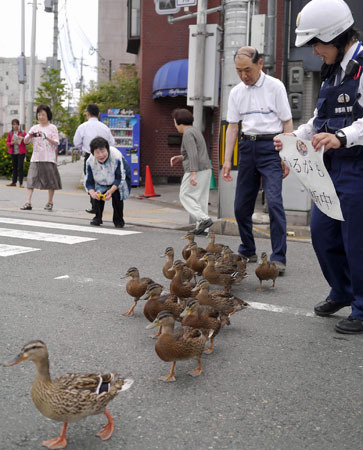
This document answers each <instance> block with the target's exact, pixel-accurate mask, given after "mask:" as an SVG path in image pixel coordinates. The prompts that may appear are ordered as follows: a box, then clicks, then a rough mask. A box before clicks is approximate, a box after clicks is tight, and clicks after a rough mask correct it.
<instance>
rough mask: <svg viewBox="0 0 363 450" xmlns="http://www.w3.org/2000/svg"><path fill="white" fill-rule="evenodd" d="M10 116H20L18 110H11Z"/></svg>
mask: <svg viewBox="0 0 363 450" xmlns="http://www.w3.org/2000/svg"><path fill="white" fill-rule="evenodd" d="M10 114H11V115H12V116H16V115H17V114H18V110H17V109H11V110H10Z"/></svg>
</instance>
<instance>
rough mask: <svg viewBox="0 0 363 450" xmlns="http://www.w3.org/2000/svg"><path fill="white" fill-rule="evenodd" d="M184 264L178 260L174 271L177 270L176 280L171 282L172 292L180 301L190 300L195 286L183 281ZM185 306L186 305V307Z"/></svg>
mask: <svg viewBox="0 0 363 450" xmlns="http://www.w3.org/2000/svg"><path fill="white" fill-rule="evenodd" d="M183 267H184V263H183V261H181V260H180V259H177V260H176V261H175V262H174V264H173V269H174V270H175V275H174V278H173V279H172V280H171V282H170V292H171V293H172V294H174V295H176V296H177V297H179V299H185V298H189V297H191V295H192V289H193V287H194V285H192V284H191V283H189V282H187V281H184V282H183V279H182V272H183ZM184 306H185V305H184Z"/></svg>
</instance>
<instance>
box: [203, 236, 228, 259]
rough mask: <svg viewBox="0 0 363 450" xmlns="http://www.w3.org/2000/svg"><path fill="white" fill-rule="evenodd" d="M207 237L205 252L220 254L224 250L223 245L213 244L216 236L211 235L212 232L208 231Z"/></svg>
mask: <svg viewBox="0 0 363 450" xmlns="http://www.w3.org/2000/svg"><path fill="white" fill-rule="evenodd" d="M208 237H209V239H210V241H209V243H208V245H207V246H206V248H205V249H206V250H207V252H212V253H215V254H218V253H221V252H222V250H223V248H224V245H223V244H215V239H216V234H215V233H213V232H212V231H210V232H209V233H208Z"/></svg>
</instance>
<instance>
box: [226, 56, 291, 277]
mask: <svg viewBox="0 0 363 450" xmlns="http://www.w3.org/2000/svg"><path fill="white" fill-rule="evenodd" d="M234 62H235V66H236V70H237V74H238V76H239V77H240V79H241V83H239V84H237V85H236V86H235V87H234V88H233V89H232V90H231V92H230V94H229V100H228V112H227V121H228V122H229V125H228V128H227V134H226V153H225V161H224V165H223V168H222V177H223V179H224V180H225V181H232V177H231V168H232V163H231V160H232V155H233V150H234V146H235V143H236V140H237V138H238V123H239V122H240V121H242V129H243V133H242V136H241V137H242V139H241V140H240V142H239V146H238V149H239V161H238V175H237V185H236V196H235V201H234V211H235V216H236V220H237V224H238V229H239V233H240V236H241V241H242V242H241V244H240V246H239V249H238V253H240V254H241V255H242V256H245V257H247V258H249V261H250V262H256V261H257V255H256V245H255V240H254V237H253V233H252V215H253V211H254V208H255V203H256V198H257V194H258V191H259V188H260V184H261V177H262V180H263V186H264V191H265V194H266V198H267V205H268V213H269V216H270V231H271V245H272V254H271V257H270V259H271V261H273V262H274V263H275V264H276V266H277V267H278V269H279V272H280V274H283V273H284V271H285V267H286V217H285V211H284V207H283V204H282V179H283V178H284V177H285V176H287V175H288V173H289V169H288V168H287V167H286V166H285V165H284V164H283V163H282V161H281V159H280V156H279V154H278V153H277V152H276V151H275V149H274V144H273V140H272V139H273V137H274V136H275V135H276V134H279V133H281V132H282V131H284V132H290V131H292V129H293V125H292V115H291V110H290V105H289V101H288V98H287V93H286V89H285V86H284V85H283V83H282V82H281V81H280V80H278V79H276V78H273V77H271V76H269V75H266V74H264V73H263V71H262V67H263V60H262V57H261V56H260V55H259V53H258V51H257V50H256V49H255V48H253V47H242V48H240V49H239V50H238V51H237V52H236V55H235V59H234Z"/></svg>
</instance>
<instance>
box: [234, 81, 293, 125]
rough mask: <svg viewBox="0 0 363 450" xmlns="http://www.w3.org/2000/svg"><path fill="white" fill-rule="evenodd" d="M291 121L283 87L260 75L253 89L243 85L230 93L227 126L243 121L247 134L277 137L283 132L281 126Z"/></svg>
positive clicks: (279, 83)
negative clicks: (276, 135) (274, 135)
mask: <svg viewBox="0 0 363 450" xmlns="http://www.w3.org/2000/svg"><path fill="white" fill-rule="evenodd" d="M291 118H292V116H291V109H290V105H289V101H288V98H287V93H286V89H285V86H284V84H283V83H282V82H281V81H280V80H278V79H277V78H273V77H271V76H269V75H266V74H265V73H264V72H261V75H260V77H259V79H258V80H257V82H256V83H255V84H254V85H252V86H247V85H245V84H244V83H243V82H242V81H241V82H240V83H239V84H237V85H236V86H235V87H234V88H233V89H232V90H231V92H230V94H229V99H228V112H227V122H229V123H238V122H239V121H240V120H242V127H243V132H244V133H245V134H278V133H281V132H282V131H283V124H282V122H286V121H288V120H290V119H291Z"/></svg>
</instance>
